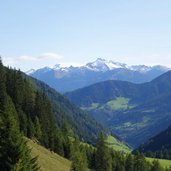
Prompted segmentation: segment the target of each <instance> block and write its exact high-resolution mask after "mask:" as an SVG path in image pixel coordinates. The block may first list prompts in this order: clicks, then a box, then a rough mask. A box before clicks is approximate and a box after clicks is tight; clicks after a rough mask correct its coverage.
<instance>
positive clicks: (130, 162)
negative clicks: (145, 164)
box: [125, 154, 134, 171]
mask: <svg viewBox="0 0 171 171" xmlns="http://www.w3.org/2000/svg"><path fill="white" fill-rule="evenodd" d="M125 168H126V171H133V170H134V157H133V156H132V154H128V156H127V157H126V162H125Z"/></svg>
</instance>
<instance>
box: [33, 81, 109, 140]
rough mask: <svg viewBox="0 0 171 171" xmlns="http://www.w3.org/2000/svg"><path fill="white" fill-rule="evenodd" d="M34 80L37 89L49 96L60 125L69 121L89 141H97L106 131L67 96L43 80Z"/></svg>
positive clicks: (70, 125)
mask: <svg viewBox="0 0 171 171" xmlns="http://www.w3.org/2000/svg"><path fill="white" fill-rule="evenodd" d="M32 80H33V82H34V84H35V85H36V87H37V89H38V90H39V91H41V92H43V93H45V94H46V95H47V96H48V98H49V100H50V102H51V105H52V110H53V112H54V114H55V117H56V122H57V125H58V126H59V127H62V124H63V123H64V122H67V123H68V124H69V127H70V128H72V130H73V131H74V133H75V134H76V135H78V136H79V137H80V138H81V139H82V140H84V141H86V142H88V143H95V141H96V139H97V137H98V135H99V133H100V132H101V131H104V132H105V131H106V130H105V129H104V128H103V127H102V126H101V125H100V124H99V123H97V122H96V121H95V120H94V119H93V118H92V116H91V115H90V114H88V113H87V112H85V111H83V110H81V109H79V108H78V107H76V106H75V105H73V104H72V103H71V102H70V101H69V100H68V99H67V98H66V97H64V96H63V95H61V94H59V93H58V92H56V91H55V90H54V89H52V88H50V87H49V86H48V85H46V84H45V83H43V82H41V81H38V80H36V79H32Z"/></svg>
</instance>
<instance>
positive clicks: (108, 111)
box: [65, 71, 171, 147]
mask: <svg viewBox="0 0 171 171" xmlns="http://www.w3.org/2000/svg"><path fill="white" fill-rule="evenodd" d="M65 95H66V96H67V97H68V98H69V99H70V100H71V101H72V102H73V103H75V104H76V105H77V106H79V107H81V108H82V109H84V110H86V111H88V112H90V113H91V114H92V115H93V116H94V118H95V119H96V120H97V121H99V122H100V123H102V124H103V125H104V126H105V127H108V128H110V129H111V130H112V131H113V132H115V133H116V134H117V135H118V136H120V137H121V138H122V139H123V140H124V141H126V142H127V143H129V144H130V145H132V146H133V147H137V146H139V145H140V144H142V143H144V142H145V141H147V140H148V139H149V138H151V137H152V136H154V135H156V134H158V133H159V132H161V131H163V130H164V129H166V128H167V127H168V126H169V125H170V124H171V112H170V111H171V71H169V72H167V73H165V74H163V75H161V76H159V77H157V78H156V79H154V80H152V81H151V82H147V83H142V84H135V83H131V82H126V81H113V80H109V81H104V82H100V83H96V84H93V85H91V86H88V87H85V88H82V89H78V90H75V91H72V92H68V93H66V94H65Z"/></svg>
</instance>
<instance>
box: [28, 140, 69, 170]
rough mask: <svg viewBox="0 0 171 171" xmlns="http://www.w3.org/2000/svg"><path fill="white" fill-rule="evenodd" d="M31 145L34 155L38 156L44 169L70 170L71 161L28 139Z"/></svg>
mask: <svg viewBox="0 0 171 171" xmlns="http://www.w3.org/2000/svg"><path fill="white" fill-rule="evenodd" d="M28 145H29V147H30V148H31V149H32V155H33V156H38V163H39V165H40V166H41V170H42V171H69V170H70V166H71V162H70V161H69V160H67V159H64V158H63V157H60V156H59V155H57V154H55V153H53V152H50V151H49V150H47V149H45V148H44V147H42V146H40V145H38V144H36V143H34V142H33V141H31V140H29V141H28Z"/></svg>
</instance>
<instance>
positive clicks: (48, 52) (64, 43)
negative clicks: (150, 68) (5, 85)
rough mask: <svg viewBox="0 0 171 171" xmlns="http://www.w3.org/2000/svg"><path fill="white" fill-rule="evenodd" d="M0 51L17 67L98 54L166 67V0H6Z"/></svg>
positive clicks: (170, 29) (170, 40)
mask: <svg viewBox="0 0 171 171" xmlns="http://www.w3.org/2000/svg"><path fill="white" fill-rule="evenodd" d="M0 4H1V10H0V54H1V56H2V58H3V61H4V63H5V64H6V65H11V66H15V67H17V68H21V69H22V70H28V69H30V68H40V67H43V66H46V65H48V66H52V65H55V64H56V63H61V64H63V65H70V64H73V65H80V64H84V63H86V62H89V61H93V60H95V59H96V58H98V57H101V58H105V59H109V60H114V61H118V62H124V63H127V64H148V65H154V64H163V65H170V66H171V22H170V21H171V10H170V8H171V1H170V0H163V1H161V0H119V1H118V0H105V1H104V0H29V1H23V0H12V1H11V0H5V1H1V3H0Z"/></svg>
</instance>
